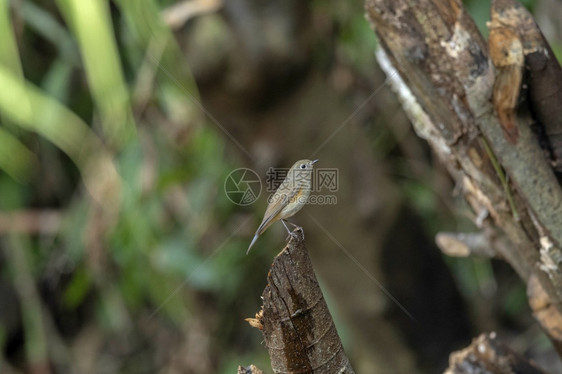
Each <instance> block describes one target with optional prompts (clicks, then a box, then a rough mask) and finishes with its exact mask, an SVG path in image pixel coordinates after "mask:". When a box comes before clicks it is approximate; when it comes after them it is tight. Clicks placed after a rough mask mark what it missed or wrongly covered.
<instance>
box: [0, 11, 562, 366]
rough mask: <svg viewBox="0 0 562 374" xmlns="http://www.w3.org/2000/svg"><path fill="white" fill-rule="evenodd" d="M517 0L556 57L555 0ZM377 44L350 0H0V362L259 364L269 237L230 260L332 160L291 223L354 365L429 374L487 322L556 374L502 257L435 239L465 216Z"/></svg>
mask: <svg viewBox="0 0 562 374" xmlns="http://www.w3.org/2000/svg"><path fill="white" fill-rule="evenodd" d="M524 3H525V5H526V6H527V7H529V8H530V9H531V10H532V11H533V12H534V14H535V16H536V19H537V21H538V23H539V24H540V26H541V28H542V29H543V31H544V33H545V34H546V36H547V38H548V39H549V41H550V42H551V44H552V47H553V49H554V50H555V51H556V52H557V53H558V52H559V51H560V50H561V47H562V44H561V40H562V39H561V35H562V34H561V32H562V30H561V28H562V26H561V25H560V23H559V20H560V19H562V3H560V2H559V1H556V0H527V1H525V2H524ZM465 6H467V8H468V9H469V10H470V12H471V14H472V15H473V17H474V18H475V21H476V22H477V24H478V25H479V27H480V29H481V30H482V32H483V33H484V34H486V30H485V22H486V20H488V19H489V15H488V13H489V2H486V1H476V0H474V1H470V2H466V3H465ZM375 49H376V40H375V37H374V34H373V32H372V30H371V28H370V26H369V24H368V22H367V21H366V20H365V17H364V11H363V3H362V1H361V0H353V1H346V2H341V1H336V0H324V1H322V0H308V1H303V0H284V1H277V2H275V1H263V0H189V1H178V0H113V1H107V0H56V1H48V0H34V1H32V0H0V123H1V124H2V125H1V126H0V347H1V348H2V349H1V351H0V352H1V354H0V372H1V373H234V372H235V370H236V367H237V366H238V365H249V364H250V363H253V364H256V365H257V366H258V367H260V368H261V369H263V370H265V371H266V372H270V371H271V367H270V365H269V357H268V354H267V349H266V348H265V347H264V346H263V344H262V335H261V332H260V331H259V330H257V329H254V328H251V327H250V326H249V325H248V323H247V322H245V321H244V319H245V318H248V317H253V316H254V314H255V313H256V312H257V311H258V310H259V309H260V306H261V300H260V295H261V293H262V291H263V289H264V287H265V285H266V276H267V272H268V269H269V265H270V264H271V262H272V259H273V257H274V256H275V255H276V254H277V253H278V252H279V251H280V250H281V249H282V248H283V247H284V245H285V241H284V240H285V237H286V232H285V229H284V228H283V227H282V225H281V224H276V225H274V226H272V227H271V228H270V229H269V230H268V231H267V232H266V233H265V234H264V235H263V236H262V237H261V238H260V239H259V240H258V242H257V244H256V245H255V247H254V248H253V249H252V252H250V254H249V255H246V253H245V252H246V249H247V247H248V245H249V243H250V241H251V238H252V236H253V234H254V231H255V230H256V228H257V226H258V224H259V222H260V221H261V219H262V216H263V212H264V211H265V207H266V205H267V201H266V200H267V193H266V191H265V187H266V172H267V170H268V169H269V168H270V167H279V168H288V167H290V166H291V165H292V164H293V163H294V162H295V161H296V160H298V159H303V158H311V159H312V158H318V159H320V161H319V163H318V164H317V166H318V167H321V168H330V169H334V170H337V183H338V185H337V190H336V191H334V192H333V193H332V192H331V193H330V194H331V195H334V196H335V197H336V199H337V201H335V202H333V203H330V204H315V205H310V206H307V207H305V209H303V210H302V211H301V212H300V213H299V214H298V215H297V216H295V217H294V218H293V220H292V221H293V222H295V223H297V224H299V225H301V226H303V227H304V230H305V233H306V240H307V247H308V250H309V252H310V254H311V257H312V262H313V264H314V267H315V270H316V273H317V276H318V278H319V280H320V282H321V286H322V289H323V291H324V294H325V297H326V299H327V301H328V304H329V308H330V310H331V312H332V315H333V316H334V319H335V321H336V325H337V329H338V332H339V334H340V336H341V338H342V340H343V343H344V347H345V350H346V352H347V354H348V356H349V357H350V359H351V361H352V365H353V366H354V368H355V370H356V372H358V373H436V372H439V371H442V370H443V369H444V368H445V367H446V365H447V360H448V355H449V353H450V352H451V351H453V350H456V349H460V348H462V347H464V346H466V345H468V344H469V343H470V340H471V338H472V337H474V336H476V335H477V334H478V333H480V332H486V331H492V330H493V331H497V332H498V335H499V337H500V339H501V340H503V341H505V342H506V343H507V344H508V345H510V346H511V347H512V348H514V349H515V350H517V351H518V352H520V353H522V354H525V355H527V356H529V357H531V358H533V359H535V360H536V361H538V362H539V363H540V364H541V365H543V366H544V367H545V368H548V369H550V370H553V371H560V370H562V368H561V366H560V364H559V362H558V359H557V357H556V355H555V353H553V350H552V347H551V345H550V342H549V341H548V339H547V338H545V336H544V335H543V334H542V332H541V331H540V329H539V327H538V326H537V325H536V324H535V323H534V321H533V319H532V316H531V315H530V311H529V307H528V305H527V300H526V295H525V289H524V287H523V285H522V283H521V282H520V281H519V279H518V278H517V276H516V275H515V273H514V272H513V271H512V270H511V269H510V268H509V267H508V266H507V265H505V264H504V263H502V262H499V261H492V260H488V259H477V258H463V259H453V258H447V257H445V256H443V255H442V254H441V253H440V251H439V250H438V249H437V248H436V246H435V244H434V236H435V234H436V233H437V232H439V231H460V232H466V231H477V228H476V227H474V226H473V224H472V223H471V222H472V221H473V219H474V217H472V215H471V212H470V210H469V209H468V208H467V207H466V205H465V204H464V203H463V201H462V198H461V197H460V196H459V195H458V194H457V193H456V190H455V186H454V185H452V182H451V180H450V178H449V177H448V176H447V173H446V171H445V170H444V168H443V167H442V166H441V165H439V163H438V162H437V161H436V160H435V159H434V157H433V155H432V154H431V151H430V150H429V148H428V147H427V145H426V144H425V143H424V142H423V141H421V140H420V139H419V138H417V136H416V135H415V134H414V133H413V130H412V128H411V126H410V125H409V123H408V120H407V119H406V117H405V116H404V114H403V113H402V111H401V109H400V105H399V103H397V101H396V99H395V98H394V95H393V93H392V92H390V91H389V89H388V88H387V87H386V85H385V77H384V74H382V72H381V71H380V69H379V68H378V66H377V65H376V62H375V58H374V51H375ZM238 168H249V169H252V170H254V171H255V172H256V173H257V175H258V176H259V178H260V179H261V181H262V190H261V195H259V196H258V197H257V199H256V200H255V201H252V203H251V204H243V205H240V204H236V203H235V202H233V201H232V200H231V199H230V198H229V196H228V195H227V194H226V192H225V190H229V189H230V190H231V189H232V186H231V185H229V184H228V181H229V180H231V179H228V176H229V174H230V173H231V172H232V171H233V170H235V169H238ZM235 187H236V188H239V189H244V188H245V187H244V186H242V187H240V186H235ZM252 200H254V199H252ZM358 264H360V265H361V266H359V265H358ZM377 282H380V283H381V284H382V285H384V287H385V288H386V290H388V292H390V293H391V294H392V295H393V297H394V298H396V300H398V301H399V302H400V304H401V305H403V307H404V308H405V309H406V310H407V311H408V313H410V314H411V315H413V317H414V319H410V318H409V317H408V315H407V314H406V313H405V312H404V311H402V310H401V308H400V307H399V305H398V304H397V303H395V302H393V301H392V300H391V299H390V298H389V297H388V296H386V295H385V293H384V292H382V290H381V288H380V287H379V285H378V283H377Z"/></svg>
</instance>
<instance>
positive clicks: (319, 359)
mask: <svg viewBox="0 0 562 374" xmlns="http://www.w3.org/2000/svg"><path fill="white" fill-rule="evenodd" d="M262 300H263V306H262V310H261V311H260V312H258V314H257V315H256V318H251V319H248V322H250V324H251V325H252V326H253V327H257V328H259V329H260V330H262V332H263V336H264V340H265V345H266V347H267V349H268V350H269V355H270V358H271V367H272V368H273V372H274V373H354V371H353V368H352V367H351V364H350V363H349V360H348V358H347V356H346V355H345V352H344V350H343V346H342V343H341V340H340V338H339V336H338V333H337V331H336V326H335V325H334V321H333V319H332V316H331V315H330V311H329V310H328V306H327V305H326V301H325V300H324V296H323V295H322V291H321V290H320V286H319V285H318V281H317V280H316V275H315V274H314V270H313V268H312V263H311V262H310V257H309V256H308V251H307V249H306V247H305V245H304V233H303V231H302V230H300V229H296V230H295V231H293V234H292V236H291V239H290V241H289V243H288V245H287V247H285V249H283V251H281V253H279V255H277V257H275V259H274V261H273V264H272V265H271V268H270V271H269V274H268V276H267V286H266V288H265V290H264V291H263V294H262Z"/></svg>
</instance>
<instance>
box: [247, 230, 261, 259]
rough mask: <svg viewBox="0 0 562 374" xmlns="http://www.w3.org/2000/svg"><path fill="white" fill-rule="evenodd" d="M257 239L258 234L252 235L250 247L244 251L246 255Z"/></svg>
mask: <svg viewBox="0 0 562 374" xmlns="http://www.w3.org/2000/svg"><path fill="white" fill-rule="evenodd" d="M258 237H259V234H258V233H256V235H254V239H252V242H251V243H250V246H249V247H248V250H247V251H246V254H248V253H250V249H252V247H253V246H254V244H255V243H256V240H258Z"/></svg>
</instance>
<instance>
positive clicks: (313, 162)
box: [310, 160, 318, 165]
mask: <svg viewBox="0 0 562 374" xmlns="http://www.w3.org/2000/svg"><path fill="white" fill-rule="evenodd" d="M317 162H318V160H314V161H312V162H311V163H310V165H314V164H315V163H317Z"/></svg>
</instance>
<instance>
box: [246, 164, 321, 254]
mask: <svg viewBox="0 0 562 374" xmlns="http://www.w3.org/2000/svg"><path fill="white" fill-rule="evenodd" d="M317 161H318V160H314V161H310V160H300V161H297V162H295V164H294V165H293V166H292V167H291V169H289V171H288V172H287V176H286V177H285V180H284V181H283V183H281V185H280V186H279V188H277V191H275V193H274V194H273V196H272V197H271V199H270V201H269V205H268V206H267V209H266V210H265V214H264V216H263V220H262V222H261V224H260V225H259V227H258V229H257V230H256V234H255V235H254V239H252V242H251V243H250V246H249V247H248V251H247V252H246V254H248V252H250V249H251V248H252V246H253V245H254V244H255V243H256V240H258V237H259V236H260V235H261V234H263V232H264V231H265V230H267V228H268V227H269V226H271V225H272V224H273V223H274V222H277V221H279V220H281V222H282V223H283V226H285V229H287V232H288V233H289V235H291V231H290V230H289V228H288V227H287V225H286V224H285V222H287V223H290V222H288V221H285V218H289V217H292V216H294V215H295V214H296V213H297V212H298V211H299V210H301V209H302V207H303V206H304V204H306V202H307V201H308V196H309V195H310V190H311V188H312V168H313V165H314V164H315V163H316V162H317ZM290 224H291V225H293V224H292V223H290ZM293 226H296V225H293Z"/></svg>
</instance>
